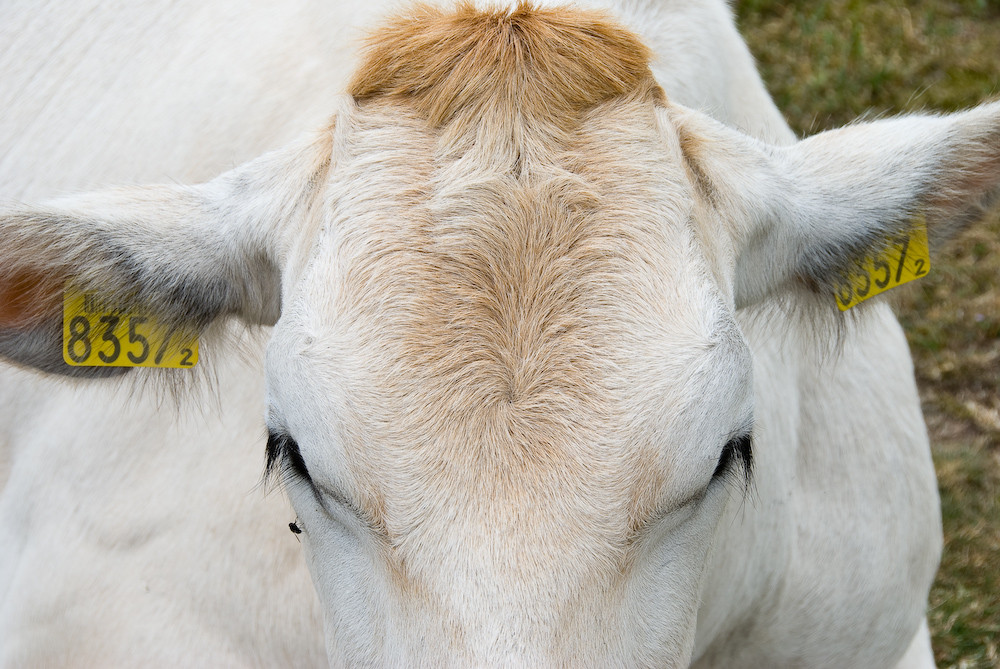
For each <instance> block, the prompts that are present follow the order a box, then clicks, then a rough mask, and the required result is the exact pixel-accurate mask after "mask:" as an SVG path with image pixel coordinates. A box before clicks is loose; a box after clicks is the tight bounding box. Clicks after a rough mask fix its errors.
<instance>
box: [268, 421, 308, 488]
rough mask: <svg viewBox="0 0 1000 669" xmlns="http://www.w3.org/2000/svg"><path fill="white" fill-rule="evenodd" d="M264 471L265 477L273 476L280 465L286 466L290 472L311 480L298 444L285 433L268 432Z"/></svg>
mask: <svg viewBox="0 0 1000 669" xmlns="http://www.w3.org/2000/svg"><path fill="white" fill-rule="evenodd" d="M266 458H267V459H266V464H265V466H264V472H265V476H266V477H270V476H273V475H274V474H275V473H276V472H277V471H278V470H279V469H280V468H281V467H283V466H284V467H287V469H288V471H289V472H290V473H293V474H295V475H296V476H299V477H300V478H302V479H303V480H305V481H311V480H312V479H311V478H310V476H309V470H308V469H307V468H306V462H305V460H303V459H302V453H301V452H300V451H299V445H298V444H297V443H295V440H294V439H292V438H291V437H290V436H288V435H287V434H281V433H278V432H268V435H267V452H266Z"/></svg>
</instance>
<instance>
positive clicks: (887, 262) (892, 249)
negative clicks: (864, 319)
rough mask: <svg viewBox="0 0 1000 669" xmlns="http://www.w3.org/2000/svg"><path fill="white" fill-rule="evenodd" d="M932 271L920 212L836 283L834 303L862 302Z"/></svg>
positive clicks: (845, 307)
mask: <svg viewBox="0 0 1000 669" xmlns="http://www.w3.org/2000/svg"><path fill="white" fill-rule="evenodd" d="M929 271H931V254H930V250H929V248H928V245H927V223H926V221H925V220H924V218H923V217H922V216H921V217H920V218H919V219H917V220H916V221H914V223H913V227H912V228H911V229H910V233H909V234H908V235H904V236H902V237H900V238H898V239H895V240H893V242H892V243H891V244H890V245H889V246H887V247H886V248H885V249H884V250H882V251H881V252H880V253H878V254H877V255H874V256H868V257H867V258H865V261H864V263H863V264H862V265H861V267H860V268H858V270H856V271H852V272H851V273H850V275H849V276H848V282H847V283H842V284H840V285H839V286H837V291H836V294H837V306H838V307H839V308H840V310H841V311H847V310H848V309H850V308H851V307H853V306H855V305H857V304H860V303H861V302H864V301H865V300H867V299H868V298H870V297H875V296H876V295H878V294H879V293H884V292H885V291H887V290H889V289H890V288H895V287H896V286H900V285H902V284H904V283H907V282H909V281H913V280H914V279H919V278H920V277H922V276H925V275H926V274H927V273H928V272H929Z"/></svg>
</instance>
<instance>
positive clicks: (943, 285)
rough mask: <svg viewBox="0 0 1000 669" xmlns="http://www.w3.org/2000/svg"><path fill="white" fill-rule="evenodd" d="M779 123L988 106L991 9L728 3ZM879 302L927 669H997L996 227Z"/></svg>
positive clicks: (991, 224)
mask: <svg viewBox="0 0 1000 669" xmlns="http://www.w3.org/2000/svg"><path fill="white" fill-rule="evenodd" d="M735 10H736V13H737V17H738V20H739V23H740V27H741V29H742V31H743V33H744V35H745V36H746V38H747V41H748V43H749V44H750V49H751V51H753V53H754V55H755V57H756V58H757V59H758V64H759V66H760V69H761V73H762V75H763V77H764V80H765V82H766V84H767V85H768V88H769V90H770V91H771V93H772V95H773V96H774V98H775V100H776V101H777V103H778V106H779V107H780V108H781V109H782V110H783V111H784V112H785V114H786V117H787V118H788V121H789V123H790V124H791V125H792V127H793V128H794V129H795V130H796V131H797V132H798V133H799V134H800V135H807V134H812V133H814V132H819V131H821V130H824V129H827V128H831V127H835V126H838V125H842V124H845V123H848V122H850V121H853V120H855V119H856V118H858V117H867V118H877V117H880V116H885V115H890V114H897V113H902V112H909V111H922V110H936V111H951V110H956V109H961V108H964V107H969V106H972V105H975V104H976V103H978V102H980V101H982V100H984V99H988V98H997V97H1000V0H953V1H946V0H926V1H924V0H911V1H909V2H902V1H900V0H892V1H890V2H862V1H860V0H813V1H811V2H796V1H791V2H789V1H782V2H778V1H776V0H737V1H736V2H735ZM934 265H935V267H934V271H933V272H932V273H931V275H930V276H928V277H927V278H925V279H921V280H920V281H917V282H914V283H912V284H909V285H908V286H905V287H902V288H899V289H897V290H896V291H894V294H893V295H892V297H891V298H890V299H892V300H893V303H894V305H895V306H896V309H897V313H898V314H899V316H900V320H901V321H902V322H903V326H904V327H905V329H906V332H907V336H908V339H909V342H910V348H911V350H912V352H913V357H914V365H915V369H916V375H917V382H918V384H919V386H920V392H921V398H922V400H923V406H924V413H925V415H926V418H927V424H928V428H929V430H930V433H931V442H932V444H933V448H934V461H935V465H936V467H937V471H938V479H939V482H940V489H941V502H942V513H943V519H944V531H945V549H944V556H943V558H942V563H941V569H940V572H939V574H938V578H937V581H936V582H935V584H934V587H933V589H932V591H931V596H930V608H929V612H928V615H929V620H930V624H931V631H932V634H933V643H934V649H935V656H936V659H937V662H938V665H939V666H941V667H961V668H963V669H972V668H980V667H982V668H986V667H1000V289H998V284H1000V216H994V217H993V218H992V219H991V220H989V221H987V222H985V223H984V224H981V225H979V226H977V227H976V228H974V229H972V230H969V231H967V232H965V233H964V234H963V235H961V236H960V237H959V238H958V239H956V240H954V241H953V242H952V243H951V244H950V246H949V248H948V249H946V250H945V252H944V253H943V254H940V255H939V256H938V257H936V258H935V259H934Z"/></svg>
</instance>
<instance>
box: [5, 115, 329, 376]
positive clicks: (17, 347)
mask: <svg viewBox="0 0 1000 669" xmlns="http://www.w3.org/2000/svg"><path fill="white" fill-rule="evenodd" d="M329 159H330V144H329V136H328V133H327V134H324V135H323V136H320V137H319V138H316V139H313V140H311V141H308V142H305V143H300V144H297V145H295V146H293V147H292V148H290V149H286V150H282V151H277V152H274V153H271V154H267V155H265V156H262V157H261V158H259V159H257V160H255V161H252V162H250V163H247V164H245V165H243V166H241V167H239V168H236V169H235V170H233V171H231V172H228V173H226V174H223V175H222V176H220V177H218V178H217V179H215V180H213V181H211V182H208V183H206V184H202V185H198V186H143V187H131V188H121V189H116V190H110V191H103V192H96V193H87V194H81V195H76V196H71V197H65V198H61V199H59V200H54V201H51V202H49V203H46V204H45V205H42V206H34V207H33V206H14V207H7V208H4V209H2V210H0V253H2V262H0V356H3V357H4V358H6V359H8V360H11V361H14V362H16V363H19V364H23V365H28V366H31V367H35V368H38V369H41V370H43V371H46V372H52V373H59V374H65V375H71V376H103V375H107V374H108V373H109V369H108V368H104V367H75V366H70V365H68V364H67V363H66V362H65V361H64V359H63V348H62V346H63V342H62V340H63V322H62V319H63V293H64V290H65V288H66V286H67V285H73V286H75V287H76V288H77V289H79V290H80V291H82V292H85V293H87V294H91V295H94V296H96V299H97V300H99V301H100V302H101V303H103V304H108V305H114V306H115V308H116V309H120V310H121V311H122V312H123V313H128V312H134V313H141V314H145V315H148V316H149V317H150V318H151V319H153V320H155V321H156V322H158V323H160V324H161V325H162V326H163V327H164V328H167V329H170V330H172V331H173V332H176V333H180V334H182V335H194V334H197V333H199V332H201V331H203V330H204V329H205V328H206V327H207V326H208V325H209V324H210V323H211V322H212V321H214V320H216V319H218V318H221V317H225V316H231V315H232V316H237V317H239V318H241V319H243V320H244V321H246V322H247V323H251V324H273V323H274V322H275V321H276V320H277V318H278V316H279V313H280V305H281V276H280V275H281V270H282V268H283V267H284V264H285V262H286V260H287V257H288V254H289V253H290V251H291V248H292V245H293V244H294V242H295V239H296V238H297V236H299V235H300V234H301V232H302V230H303V226H304V225H305V223H306V222H307V220H309V218H310V217H311V216H312V215H313V211H312V210H313V207H314V206H316V203H317V201H318V199H319V198H318V197H317V195H318V192H319V190H320V189H321V188H322V185H323V184H324V183H325V176H326V171H327V169H328V167H329Z"/></svg>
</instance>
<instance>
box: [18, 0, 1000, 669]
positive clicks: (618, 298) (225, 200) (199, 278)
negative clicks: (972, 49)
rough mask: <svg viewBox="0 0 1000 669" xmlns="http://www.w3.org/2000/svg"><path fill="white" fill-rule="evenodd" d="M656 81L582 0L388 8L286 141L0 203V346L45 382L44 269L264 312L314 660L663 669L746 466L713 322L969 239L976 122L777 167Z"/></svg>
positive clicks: (843, 146) (145, 301) (172, 300)
mask: <svg viewBox="0 0 1000 669" xmlns="http://www.w3.org/2000/svg"><path fill="white" fill-rule="evenodd" d="M648 58H649V54H648V53H647V52H646V50H645V49H644V48H643V46H642V45H641V44H640V43H639V42H638V41H637V40H636V39H635V38H634V37H633V36H632V35H630V34H629V33H627V32H626V31H624V30H623V29H621V28H619V27H617V26H615V25H614V24H613V23H611V22H609V21H608V20H606V19H605V18H603V17H601V16H598V15H594V14H588V13H581V12H577V11H569V10H534V9H529V8H526V7H521V8H518V9H516V10H512V11H503V12H492V13H491V12H479V11H476V10H474V9H472V8H471V7H460V8H459V9H458V10H456V11H454V12H450V13H441V12H438V11H436V10H430V9H419V10H416V11H415V12H414V13H413V14H411V15H408V16H406V17H403V18H399V19H396V20H394V21H392V22H391V23H390V24H389V25H388V26H387V27H386V28H384V29H383V31H382V32H380V33H379V34H378V36H377V38H376V39H375V40H373V42H372V45H371V47H370V48H369V50H368V53H367V58H366V60H365V61H364V62H363V64H362V67H361V69H360V70H359V72H358V74H357V75H356V77H355V79H354V81H353V83H352V84H351V90H350V96H348V97H345V99H344V101H343V104H342V105H341V108H340V109H339V110H337V112H336V114H335V116H334V118H333V120H332V123H331V125H330V127H329V128H327V129H324V130H323V131H321V132H320V133H318V134H317V135H316V136H314V137H312V138H310V139H308V140H307V141H304V142H302V143H300V144H299V145H296V146H293V147H290V148H289V149H286V150H284V151H281V152H278V153H275V154H270V155H266V156H264V157H262V158H260V159H258V160H257V161H254V162H252V163H249V164H247V165H244V166H242V167H240V168H238V169H236V170H234V171H233V172H231V173H228V174H225V175H222V176H221V177H219V178H218V179H216V180H214V181H212V182H210V183H208V184H204V185H201V186H194V187H176V186H170V187H150V188H130V189H124V190H119V191H113V192H104V193H97V194H91V195H84V196H76V197H71V198H66V199H63V200H59V201H55V202H52V203H50V204H49V205H46V206H43V207H17V208H11V209H8V210H7V211H6V212H4V213H3V214H2V218H0V248H3V249H4V251H3V253H4V262H3V264H2V268H0V328H2V329H0V351H2V353H3V354H4V355H5V356H7V357H8V358H10V359H12V360H15V361H18V362H21V363H22V364H27V365H32V366H35V367H38V368H41V369H44V370H47V371H55V372H65V371H67V369H69V368H67V367H65V365H64V363H63V362H62V357H61V353H60V350H61V347H60V337H61V333H62V328H61V311H60V304H61V302H60V300H61V291H62V289H63V285H64V283H65V282H66V281H68V280H70V281H73V282H74V283H76V284H78V285H80V286H82V287H83V288H85V289H88V290H91V291H95V292H98V293H100V294H101V295H103V296H104V297H105V298H106V299H107V300H109V301H113V302H117V303H120V304H122V305H125V306H127V307H128V308H141V309H143V310H145V311H148V312H151V313H154V314H156V315H157V317H158V319H159V320H161V321H163V322H165V323H168V324H170V325H172V326H174V327H177V328H181V329H184V330H190V331H204V330H205V329H206V328H207V327H209V326H210V325H211V324H212V323H213V322H218V321H220V320H222V319H224V318H225V317H227V316H235V317H238V318H240V319H242V320H243V321H245V322H247V323H251V324H266V325H272V324H273V325H274V330H273V334H272V336H271V339H270V343H269V344H268V348H267V379H268V387H267V396H268V407H269V408H268V415H267V417H266V419H267V425H268V429H269V432H270V436H269V438H268V442H267V447H266V458H267V466H268V468H269V469H270V470H271V471H272V472H273V473H277V474H278V475H279V476H280V478H281V480H282V481H283V483H284V484H285V486H286V489H287V491H288V494H289V497H290V499H291V502H292V505H293V507H294V509H295V512H296V514H297V516H298V517H297V523H296V524H297V526H298V527H299V528H301V530H302V531H303V534H302V538H303V544H304V547H305V549H306V552H307V556H308V561H309V564H310V568H311V571H312V574H313V578H314V581H315V584H316V588H317V591H318V593H319V596H320V599H321V601H322V603H323V606H324V609H325V612H326V628H327V637H328V647H329V650H330V654H331V657H332V658H333V659H335V660H337V661H341V662H346V663H349V664H362V663H376V664H378V663H384V664H393V663H401V662H403V661H408V662H411V663H413V662H420V661H423V662H426V663H435V664H437V663H448V662H452V663H456V664H492V663H525V664H528V663H530V664H545V663H555V662H563V663H567V662H570V663H578V662H579V663H591V664H603V663H608V662H610V661H611V660H612V659H614V660H615V661H617V662H619V663H624V664H629V665H633V664H634V665H640V664H664V663H666V664H669V665H671V666H682V665H684V664H686V662H687V660H688V657H689V654H690V652H691V647H692V644H693V639H694V626H695V619H696V613H697V609H698V601H699V589H700V584H701V582H702V578H703V571H704V569H705V565H706V564H707V562H708V560H707V556H708V554H709V551H710V550H711V548H712V540H713V535H714V532H715V527H716V524H717V523H718V521H719V519H720V517H721V514H722V511H723V508H724V506H725V504H726V503H727V502H728V501H729V500H730V499H732V498H733V497H734V496H735V497H737V498H739V497H741V496H742V495H743V492H744V490H745V486H746V485H748V484H749V482H750V479H751V478H752V467H751V462H752V453H751V450H752V449H751V443H752V431H753V413H754V406H753V402H754V398H753V395H752V388H751V364H752V356H751V352H750V350H749V348H748V346H747V344H746V342H745V340H744V338H743V336H742V334H741V332H740V329H739V327H738V326H737V323H736V321H735V318H734V315H735V312H736V310H737V309H739V308H741V307H744V306H746V305H749V304H752V303H755V302H759V301H761V300H763V299H766V298H768V297H769V296H771V295H774V294H777V293H782V294H798V293H801V292H809V291H813V292H817V293H822V294H829V296H830V298H829V299H830V304H831V305H832V304H833V302H832V300H833V287H834V285H835V284H836V283H837V282H838V281H839V280H840V278H841V277H842V275H843V272H844V270H845V268H849V267H851V266H852V265H854V264H856V263H858V262H859V259H860V258H861V257H863V256H864V255H865V253H867V252H868V251H869V250H870V249H872V248H873V247H874V246H877V245H878V244H880V243H882V240H885V239H887V238H888V237H890V236H892V235H893V234H895V233H897V232H898V231H900V230H902V229H904V228H905V227H906V226H908V225H909V221H911V220H912V218H913V217H914V216H916V215H918V214H919V215H921V216H923V217H925V218H926V220H927V221H928V224H929V227H930V229H931V234H932V238H933V239H938V238H940V237H942V236H943V235H944V234H946V231H947V230H949V229H952V228H954V227H956V226H957V225H959V224H962V223H966V222H968V221H970V220H973V219H974V218H976V217H977V216H979V215H981V213H982V212H983V211H984V209H985V208H986V207H987V206H989V205H990V204H991V203H992V202H993V201H994V200H995V199H996V197H997V195H998V193H1000V106H998V105H992V106H985V107H982V108H979V109H977V110H974V111H971V112H967V113H965V114H961V115H956V116H952V117H944V118H931V117H913V118H907V119H901V120H890V121H881V122H877V123H871V124H862V125H856V126H852V127H850V128H848V129H845V130H841V131H834V132H829V133H824V134H821V135H818V136H816V137H814V138H812V139H809V140H806V141H803V142H800V143H798V144H796V145H794V146H790V147H773V146H768V145H765V144H763V143H760V142H758V141H756V140H754V139H751V138H749V137H746V136H744V135H741V134H740V133H738V132H736V131H734V130H732V129H729V128H726V127H724V126H722V125H720V124H718V123H716V122H713V121H712V120H710V119H708V118H707V117H705V116H703V115H701V114H699V113H697V112H694V111H691V110H688V109H684V108H681V107H678V106H676V105H672V104H671V103H670V102H669V101H667V100H666V99H665V97H664V96H663V93H662V91H661V90H660V89H659V87H658V86H657V84H656V82H655V81H654V79H653V77H652V75H651V73H650V71H649V68H648V65H647V60H648ZM943 231H945V232H943ZM802 299H807V298H804V297H803V298H802ZM216 345H217V346H221V345H224V344H223V343H217V344H216ZM210 353H211V352H210V351H209V356H210ZM73 369H75V370H76V372H77V373H81V372H80V370H81V369H83V368H73ZM83 373H86V372H85V371H84V372H83ZM727 480H730V481H735V482H736V485H726V481H727Z"/></svg>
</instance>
